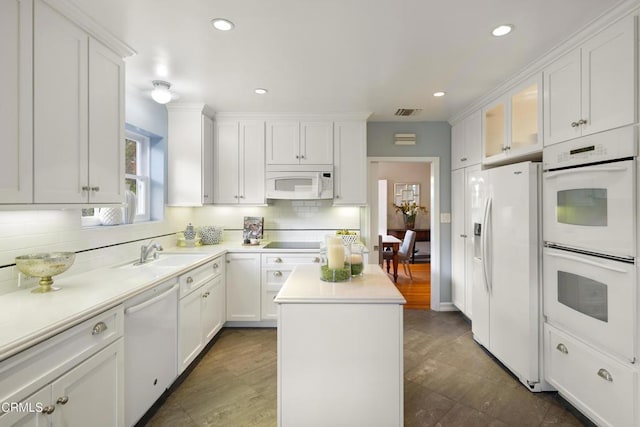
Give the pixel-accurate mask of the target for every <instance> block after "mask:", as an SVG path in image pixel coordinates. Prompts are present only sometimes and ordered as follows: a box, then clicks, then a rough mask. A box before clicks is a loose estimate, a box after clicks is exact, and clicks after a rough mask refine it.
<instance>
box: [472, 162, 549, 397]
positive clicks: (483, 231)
mask: <svg viewBox="0 0 640 427" xmlns="http://www.w3.org/2000/svg"><path fill="white" fill-rule="evenodd" d="M540 176H541V167H540V164H539V163H533V162H523V163H517V164H512V165H507V166H501V167H497V168H494V169H487V170H483V171H478V172H475V173H474V174H472V175H471V177H470V180H469V181H468V182H469V185H470V186H471V188H470V191H471V214H472V221H473V239H474V240H473V246H474V258H473V272H472V274H473V281H472V286H473V290H472V295H473V298H472V304H473V319H472V331H473V337H474V339H475V340H476V341H477V342H478V343H480V344H481V345H482V346H483V347H485V348H486V349H487V350H488V351H489V352H491V353H492V354H493V355H494V356H495V357H496V358H497V359H498V360H500V362H502V363H503V364H504V365H505V366H506V367H507V368H508V369H510V370H511V371H512V372H513V373H514V374H515V375H516V376H517V377H518V378H519V379H520V381H521V382H522V383H523V384H524V385H525V386H527V388H528V389H530V390H531V391H545V390H553V388H551V387H550V386H549V385H548V384H546V383H545V382H544V374H543V370H542V334H541V330H542V322H541V318H542V317H541V316H542V313H541V288H542V286H541V261H540V260H541V253H542V251H541V227H540V211H541V209H540V200H541V198H540Z"/></svg>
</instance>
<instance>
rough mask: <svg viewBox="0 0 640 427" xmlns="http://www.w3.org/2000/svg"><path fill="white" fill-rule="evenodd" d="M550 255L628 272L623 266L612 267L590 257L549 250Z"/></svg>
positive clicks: (619, 271)
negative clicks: (589, 258) (585, 257)
mask: <svg viewBox="0 0 640 427" xmlns="http://www.w3.org/2000/svg"><path fill="white" fill-rule="evenodd" d="M546 254H547V255H549V256H552V257H556V258H563V259H568V260H570V261H576V262H580V263H582V264H587V265H592V266H594V267H598V268H604V269H606V270H611V271H615V272H616V273H627V271H626V270H623V269H621V268H616V267H612V266H610V265H607V264H604V263H601V262H597V261H591V260H588V259H584V258H580V257H577V256H573V255H566V254H559V253H556V252H547V253H546Z"/></svg>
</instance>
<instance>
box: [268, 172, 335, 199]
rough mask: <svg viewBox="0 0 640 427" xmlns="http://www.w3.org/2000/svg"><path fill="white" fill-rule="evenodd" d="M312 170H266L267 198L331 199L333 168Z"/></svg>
mask: <svg viewBox="0 0 640 427" xmlns="http://www.w3.org/2000/svg"><path fill="white" fill-rule="evenodd" d="M317 169H320V170H313V171H305V170H302V171H273V170H271V171H269V170H268V171H267V173H266V187H267V188H266V193H267V199H284V200H319V199H333V168H331V167H327V168H317Z"/></svg>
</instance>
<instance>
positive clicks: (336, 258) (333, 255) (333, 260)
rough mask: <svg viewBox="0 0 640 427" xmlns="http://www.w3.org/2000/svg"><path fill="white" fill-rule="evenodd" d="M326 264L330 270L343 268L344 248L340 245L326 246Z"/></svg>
mask: <svg viewBox="0 0 640 427" xmlns="http://www.w3.org/2000/svg"><path fill="white" fill-rule="evenodd" d="M327 264H328V265H327V266H328V267H329V268H330V269H332V270H335V269H338V268H344V247H343V246H342V245H328V246H327Z"/></svg>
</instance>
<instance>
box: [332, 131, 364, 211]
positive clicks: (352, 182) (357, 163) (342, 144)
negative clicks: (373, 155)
mask: <svg viewBox="0 0 640 427" xmlns="http://www.w3.org/2000/svg"><path fill="white" fill-rule="evenodd" d="M333 130H334V138H333V140H334V161H333V173H334V180H333V193H334V196H333V197H334V198H333V204H334V206H352V205H366V204H367V123H366V122H365V121H340V122H335V123H334V125H333Z"/></svg>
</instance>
